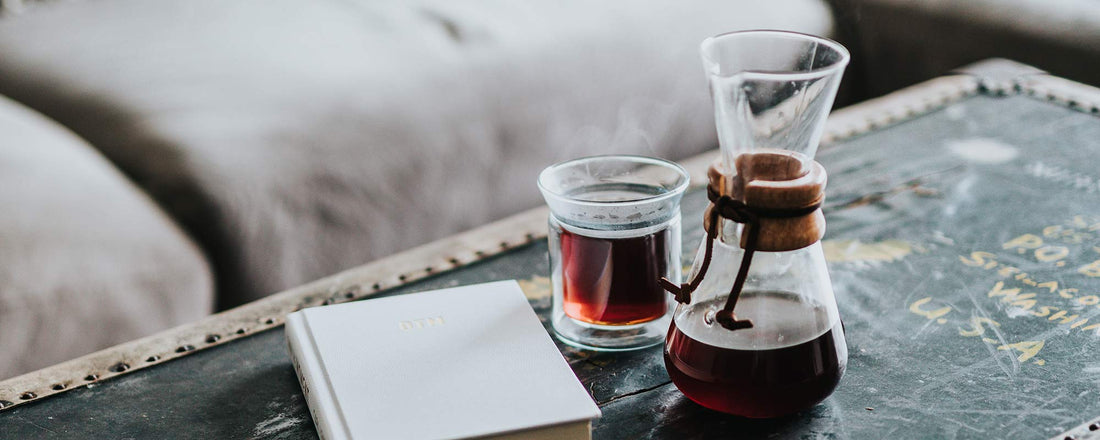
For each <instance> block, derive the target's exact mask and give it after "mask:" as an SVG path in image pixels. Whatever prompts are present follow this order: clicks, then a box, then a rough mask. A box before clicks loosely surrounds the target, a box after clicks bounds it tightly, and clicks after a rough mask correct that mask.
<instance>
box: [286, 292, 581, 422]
mask: <svg viewBox="0 0 1100 440" xmlns="http://www.w3.org/2000/svg"><path fill="white" fill-rule="evenodd" d="M286 335H287V342H288V344H289V346H290V354H291V358H292V359H293V360H294V369H295V370H296V372H297V373H298V379H299V380H300V381H301V384H302V391H303V392H304V394H305V396H306V401H307V404H308V405H309V409H310V413H311V414H312V415H313V421H314V423H315V424H316V426H317V432H318V434H319V435H320V437H321V439H323V440H340V439H362V440H366V439H453V438H469V437H493V438H497V437H500V438H539V439H563V440H564V439H576V438H584V439H587V438H590V436H591V435H590V432H591V428H590V425H591V420H592V419H593V418H596V417H599V416H600V410H599V408H598V407H597V406H596V404H595V403H594V402H593V401H592V398H591V396H589V395H588V392H587V391H585V389H584V387H583V386H582V385H581V383H580V381H578V380H577V377H576V375H574V374H573V371H572V370H571V369H570V368H569V365H568V364H567V363H566V361H565V359H564V358H562V356H561V353H559V352H558V350H557V347H555V346H554V343H553V341H551V339H550V336H549V335H548V334H547V333H546V330H545V329H543V327H542V325H541V324H540V323H539V319H538V317H537V316H536V315H535V312H534V310H532V309H531V306H530V304H528V302H527V298H526V297H525V296H524V295H523V291H522V290H520V288H519V285H518V284H516V282H515V281H500V282H494V283H487V284H479V285H473V286H464V287H456V288H452V289H443V290H436V291H432V292H424V293H414V294H408V295H399V296H394V297H390V298H380V299H372V300H366V301H360V302H354V303H348V304H341V305H335V306H327V307H316V308H310V309H305V310H302V311H299V312H295V313H291V314H290V315H288V316H287V319H286Z"/></svg>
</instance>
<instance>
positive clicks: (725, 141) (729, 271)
mask: <svg viewBox="0 0 1100 440" xmlns="http://www.w3.org/2000/svg"><path fill="white" fill-rule="evenodd" d="M702 55H703V65H704V67H705V69H706V71H707V74H708V78H709V81H710V88H711V94H712V95H713V99H714V113H715V122H716V124H717V127H718V135H719V142H720V144H721V149H722V159H721V161H720V162H719V163H716V164H715V165H714V168H715V170H716V171H718V172H720V175H721V176H723V177H721V179H716V178H715V176H714V175H712V177H711V182H712V183H711V186H712V188H713V187H714V186H715V184H714V182H716V181H717V182H719V183H720V184H721V185H719V186H721V187H722V189H723V191H724V194H726V195H728V196H729V197H730V198H732V199H734V200H736V201H737V202H740V203H743V204H744V206H748V207H750V208H752V207H756V208H773V211H774V210H775V209H774V208H779V209H788V210H797V209H802V210H804V213H802V214H796V215H792V217H791V218H779V217H773V218H764V219H763V220H757V221H756V223H754V225H753V226H746V225H745V224H744V223H738V222H736V221H732V220H730V219H728V218H723V217H717V219H718V224H714V225H710V226H708V228H718V230H717V239H716V240H715V241H714V243H713V250H712V252H713V253H712V257H711V258H710V260H709V267H707V268H704V267H706V266H705V265H703V264H701V262H702V261H704V260H705V259H706V257H705V256H706V254H707V252H706V243H704V245H703V246H701V247H700V249H699V252H698V254H697V255H696V258H695V263H694V265H693V267H692V271H691V279H692V280H695V277H696V276H699V275H700V273H701V272H702V273H703V275H702V279H701V280H699V282H698V284H697V287H696V288H695V289H694V291H693V292H692V293H691V297H690V301H688V302H687V303H684V304H680V305H678V306H677V309H676V311H675V313H674V318H673V326H672V328H671V329H670V331H669V333H668V340H667V342H666V347H665V366H666V369H667V370H668V372H669V376H670V377H671V378H672V380H673V382H674V383H675V384H676V386H677V387H678V388H679V389H680V390H681V391H682V392H683V393H684V395H686V396H688V397H689V398H691V399H692V400H694V401H696V402H698V403H699V404H701V405H703V406H706V407H708V408H711V409H714V410H718V411H723V412H726V413H730V414H735V415H740V416H745V417H754V418H767V417H778V416H782V415H786V414H790V413H793V412H796V411H799V410H802V409H805V408H808V407H810V406H813V405H814V404H816V403H817V402H820V401H821V400H822V399H825V398H826V397H827V396H828V395H829V394H830V393H832V391H833V389H834V388H835V387H836V386H837V384H838V383H839V381H840V378H841V376H842V375H843V373H844V370H845V366H846V365H847V359H848V349H847V346H846V344H845V338H844V330H843V327H842V325H841V322H840V314H839V312H838V311H837V305H836V300H835V298H834V297H833V288H832V284H831V282H830V279H829V273H828V270H827V268H826V266H825V258H824V253H823V252H822V249H821V243H820V242H819V241H818V240H820V238H821V234H824V226H825V224H824V217H823V216H822V215H821V211H820V209H819V208H816V207H819V206H820V201H821V200H822V198H823V197H824V186H825V171H824V169H823V168H821V166H820V164H818V163H817V162H815V161H814V160H813V157H814V154H815V153H816V151H817V146H818V141H819V140H820V137H821V133H822V130H823V129H824V122H825V119H826V116H827V115H828V113H829V109H830V108H831V107H832V104H833V98H834V97H835V95H836V90H837V86H838V84H839V83H840V77H841V75H842V73H843V72H844V68H845V66H846V65H847V64H848V57H849V55H848V52H847V50H845V49H844V47H843V46H841V45H840V44H838V43H836V42H833V41H830V40H827V39H824V38H819V37H814V36H810V35H803V34H797V33H792V32H781V31H746V32H734V33H729V34H723V35H719V36H716V37H712V38H709V39H707V40H706V41H704V42H703V44H702ZM716 175H717V174H716ZM727 193H728V194H727ZM769 203H771V204H778V205H783V206H767V205H768V204H769ZM712 209H713V208H712ZM757 212H764V211H757ZM795 216H797V218H794V217H795ZM803 225H808V226H803ZM747 228H759V229H757V230H756V231H755V232H756V234H757V235H756V238H755V239H754V243H755V244H752V245H746V243H747V240H746V230H747ZM769 228H770V229H769ZM776 231H778V232H776ZM792 237H794V238H793V239H792ZM792 242H794V243H795V244H794V245H790V244H789V243H792ZM784 243H787V244H784ZM746 246H750V247H751V249H752V251H751V252H750V251H747V250H746V249H747V247H746ZM784 246H787V247H784ZM746 258H749V259H750V260H749V265H748V266H747V268H748V269H747V272H746V274H747V275H744V276H743V277H744V278H743V283H744V284H743V287H737V286H736V285H735V281H736V279H737V278H739V277H740V276H742V275H740V274H739V271H740V270H742V267H743V265H742V263H743V260H744V259H746ZM735 292H736V293H739V296H737V294H735ZM731 297H732V300H731ZM729 307H733V308H732V313H733V314H734V315H735V316H734V319H737V320H739V321H737V322H736V324H743V325H742V326H741V327H740V328H737V325H734V324H728V322H727V324H728V325H727V324H721V322H720V321H721V320H719V319H717V317H718V314H719V313H720V312H721V311H723V310H725V311H727V312H728V311H731V310H730V309H729Z"/></svg>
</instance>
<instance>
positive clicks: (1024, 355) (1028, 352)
mask: <svg viewBox="0 0 1100 440" xmlns="http://www.w3.org/2000/svg"><path fill="white" fill-rule="evenodd" d="M1044 345H1046V341H1023V342H1017V343H1015V344H1005V345H1002V346H1000V347H997V349H998V350H1016V351H1019V352H1020V356H1019V357H1017V358H1016V360H1018V361H1020V362H1026V361H1027V360H1028V359H1031V358H1033V357H1035V355H1037V354H1039V350H1042V349H1043V346H1044Z"/></svg>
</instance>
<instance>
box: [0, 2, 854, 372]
mask: <svg viewBox="0 0 1100 440" xmlns="http://www.w3.org/2000/svg"><path fill="white" fill-rule="evenodd" d="M8 5H10V3H8ZM792 11H797V13H791V12H792ZM832 26H833V21H832V14H831V12H830V10H829V6H828V5H827V4H826V3H824V2H822V1H820V0H778V1H774V2H766V3H761V4H758V5H747V4H743V3H738V2H721V1H713V0H692V1H652V2H644V3H638V2H633V1H606V2H581V1H565V2H560V1H559V2H553V3H546V4H539V3H533V2H509V1H500V0H497V1H493V0H476V1H469V2H449V1H433V0H424V1H417V2H406V1H402V2H397V1H361V0H351V1H342V2H335V1H323V2H299V1H289V0H264V1H259V0H230V1H226V0H192V1H188V2H169V1H164V0H97V1H94V2H93V1H72V2H45V3H24V4H22V8H21V9H20V10H18V11H16V12H9V13H7V14H5V15H4V16H3V17H0V95H2V96H5V97H6V98H4V101H0V102H3V103H4V104H3V106H0V109H3V110H4V111H3V112H0V126H3V127H7V126H9V125H10V126H12V127H16V126H18V127H23V128H22V130H23V132H20V131H18V130H0V170H2V169H7V168H16V169H18V170H19V172H17V173H12V172H4V173H0V207H3V210H2V211H0V240H2V241H0V278H3V279H5V280H8V281H9V282H6V283H2V284H0V341H2V342H3V348H4V350H3V352H4V353H5V356H2V357H0V378H5V377H10V376H13V375H17V374H20V373H23V372H26V371H29V370H33V369H36V368H40V367H43V366H46V365H49V364H52V363H56V362H58V361H61V360H64V359H68V358H72V357H75V356H78V355H81V354H84V353H87V352H91V351H94V350H96V349H100V348H103V347H106V346H109V345H112V344H115V343H118V342H122V341H125V340H129V339H134V338H137V337H139V336H143V335H146V334H148V333H151V332H154V331H157V330H160V329H164V328H168V327H171V326H175V325H178V324H181V323H184V322H188V321H192V320H195V319H198V318H200V317H201V316H203V315H205V314H208V313H211V312H213V311H216V310H220V309H224V308H229V307H233V306H235V305H238V304H242V303H244V302H248V301H251V300H254V299H257V298H260V297H263V296H264V295H267V294H270V293H273V292H277V291H280V290H283V289H286V288H289V287H292V286H295V285H298V284H301V283H304V282H307V281H310V280H312V279H315V278H319V277H322V276H325V275H328V274H331V273H334V272H337V271H340V270H342V269H345V268H349V267H353V266H356V265H360V264H363V263H366V262H369V261H371V260H373V259H376V258H379V257H383V256H386V255H388V254H391V253H394V252H396V251H399V250H402V249H405V248H409V247H412V246H415V245H417V244H420V243H424V242H427V241H431V240H433V239H437V238H440V237H443V236H446V235H450V234H453V233H456V232H459V231H462V230H465V229H469V228H471V227H474V226H477V225H480V224H482V223H485V222H489V221H491V220H494V219H499V218H502V217H505V216H508V215H510V214H512V213H515V212H518V211H521V210H523V209H526V208H530V207H533V206H536V205H538V204H540V203H541V200H540V198H539V195H538V192H537V190H536V188H535V184H534V178H535V176H536V174H537V173H538V171H539V170H540V169H541V168H543V167H545V166H547V165H549V164H551V163H554V162H556V161H560V160H564V159H567V158H572V157H577V156H582V155H592V154H604V153H635V154H646V155H653V156H662V157H667V158H673V159H676V158H682V157H686V156H690V155H694V154H697V153H699V152H702V151H704V150H707V149H709V148H712V147H713V146H714V145H715V142H716V141H715V135H714V128H713V122H712V117H711V113H710V112H711V110H710V103H709V97H708V95H707V90H706V87H705V85H704V84H705V83H704V79H703V78H704V77H703V74H702V71H701V67H700V63H699V59H698V55H697V47H698V43H699V42H700V41H701V40H702V39H703V38H705V37H707V36H709V35H712V34H716V33H720V32H723V31H729V30H735V29H745V28H780V29H790V30H797V31H801V32H808V33H814V34H823V35H830V34H832V33H833V31H832ZM24 132H25V133H24ZM28 256H33V257H34V258H33V259H28ZM12 280H16V281H17V282H12Z"/></svg>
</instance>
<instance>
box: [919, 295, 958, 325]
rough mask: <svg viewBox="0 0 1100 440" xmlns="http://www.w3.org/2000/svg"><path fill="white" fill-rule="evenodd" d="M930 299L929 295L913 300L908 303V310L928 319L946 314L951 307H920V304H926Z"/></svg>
mask: <svg viewBox="0 0 1100 440" xmlns="http://www.w3.org/2000/svg"><path fill="white" fill-rule="evenodd" d="M931 301H932V297H930V296H929V297H925V298H921V299H918V300H916V301H913V304H910V305H909V311H910V312H913V313H916V314H918V315H920V316H923V317H925V318H928V319H936V318H940V317H943V315H946V314H948V313H950V312H951V307H950V306H948V307H940V308H938V309H932V310H926V309H923V308H921V306H923V305H925V304H928V303H929V302H931Z"/></svg>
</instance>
